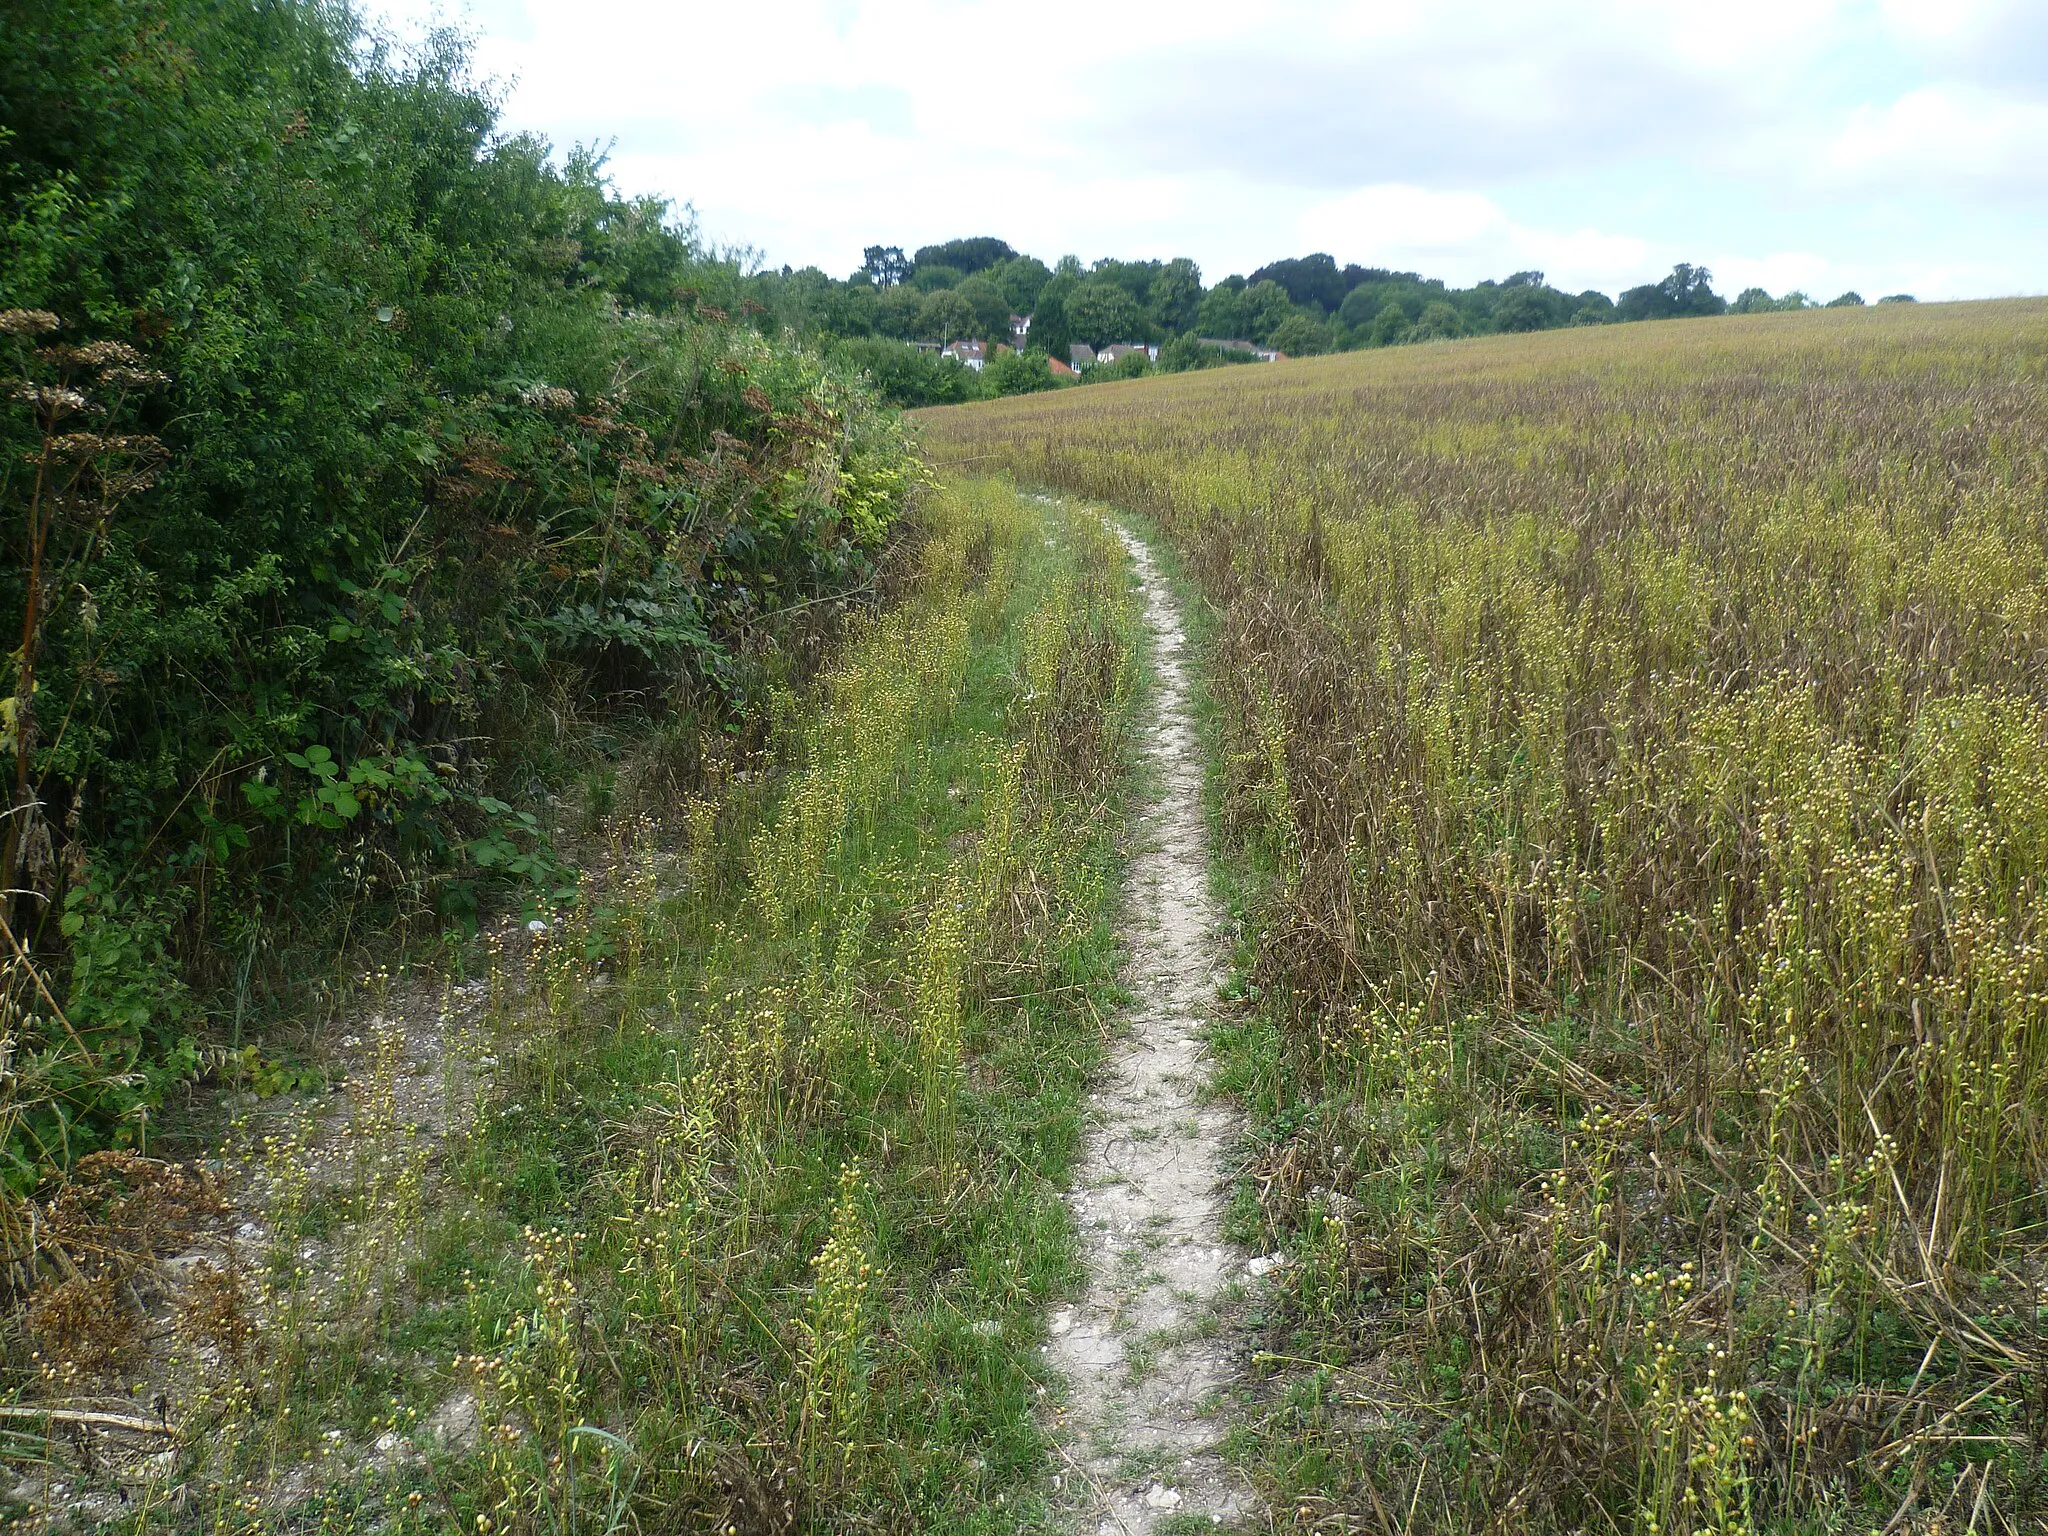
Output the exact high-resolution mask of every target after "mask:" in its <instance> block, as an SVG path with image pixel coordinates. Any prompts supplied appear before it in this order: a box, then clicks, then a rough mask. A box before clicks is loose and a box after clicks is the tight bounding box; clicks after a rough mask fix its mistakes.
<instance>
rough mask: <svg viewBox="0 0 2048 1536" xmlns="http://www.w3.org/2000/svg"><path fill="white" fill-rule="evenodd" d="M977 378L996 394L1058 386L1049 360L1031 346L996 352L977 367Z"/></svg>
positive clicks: (1025, 391) (1029, 391)
mask: <svg viewBox="0 0 2048 1536" xmlns="http://www.w3.org/2000/svg"><path fill="white" fill-rule="evenodd" d="M981 379H982V382H983V383H984V384H986V385H987V386H988V388H989V389H990V390H991V391H993V392H994V393H996V394H998V395H1026V394H1030V393H1032V392H1033V391H1035V390H1041V389H1055V388H1057V387H1058V386H1059V380H1058V379H1056V378H1054V377H1053V373H1052V364H1051V361H1050V360H1049V359H1048V358H1047V357H1046V355H1045V354H1044V353H1043V352H1041V351H1039V350H1038V349H1037V348H1035V347H1034V348H1031V349H1030V350H1028V351H1024V352H998V353H997V354H996V355H995V356H994V357H992V358H990V359H989V360H988V366H987V367H985V368H983V369H982V370H981Z"/></svg>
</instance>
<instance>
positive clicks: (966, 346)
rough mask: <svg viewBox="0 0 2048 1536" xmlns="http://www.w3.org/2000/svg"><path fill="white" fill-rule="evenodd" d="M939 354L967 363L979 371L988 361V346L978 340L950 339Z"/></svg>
mask: <svg viewBox="0 0 2048 1536" xmlns="http://www.w3.org/2000/svg"><path fill="white" fill-rule="evenodd" d="M939 356H941V357H950V358H953V359H954V360H956V361H958V362H962V363H965V364H966V365H967V366H968V367H969V368H972V369H973V370H974V371H975V372H976V373H979V372H981V370H982V369H983V368H984V367H985V366H986V365H987V363H988V348H987V347H986V346H984V345H983V344H982V343H981V342H978V341H949V342H947V343H946V345H945V347H944V348H943V349H941V351H940V352H939Z"/></svg>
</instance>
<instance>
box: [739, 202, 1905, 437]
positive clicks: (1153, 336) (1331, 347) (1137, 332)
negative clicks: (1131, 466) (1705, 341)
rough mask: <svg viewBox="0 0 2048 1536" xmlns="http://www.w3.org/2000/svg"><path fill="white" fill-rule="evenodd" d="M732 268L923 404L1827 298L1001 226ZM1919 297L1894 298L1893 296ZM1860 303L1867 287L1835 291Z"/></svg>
mask: <svg viewBox="0 0 2048 1536" xmlns="http://www.w3.org/2000/svg"><path fill="white" fill-rule="evenodd" d="M732 281H733V285H734V286H733V292H734V293H735V294H736V295H744V296H745V298H746V299H748V300H750V301H751V303H752V305H753V306H755V308H756V312H757V313H758V315H759V316H760V318H761V321H762V323H763V324H764V325H766V326H769V327H782V328H786V329H788V330H790V331H792V332H794V333H795V334H797V335H799V336H804V337H811V338H815V339H819V340H822V341H824V342H825V343H826V344H827V345H829V346H831V347H832V348H833V349H834V350H836V351H837V353H838V354H839V355H840V356H842V357H844V358H846V359H847V360H848V361H850V362H852V363H854V364H855V365H857V366H858V367H860V368H862V369H864V370H865V371H866V372H867V373H868V374H869V375H870V376H871V377H872V378H873V379H874V381H875V382H876V384H877V385H878V387H879V388H881V389H882V391H883V392H884V393H885V394H886V395H887V396H888V397H889V398H891V399H893V400H895V401H898V402H899V403H905V404H912V405H927V404H944V403H952V402H957V401H964V400H972V399H979V398H985V397H987V396H989V395H993V394H1012V393H1017V392H1019V391H1022V390H1029V389H1050V388H1053V387H1055V386H1056V385H1057V384H1059V383H1061V382H1065V381H1063V380H1061V379H1059V378H1057V377H1056V376H1055V374H1054V371H1053V369H1052V367H1051V363H1052V361H1053V360H1055V359H1057V360H1059V361H1062V362H1064V361H1065V360H1066V359H1067V356H1068V351H1069V348H1070V347H1071V346H1072V345H1073V344H1074V343H1085V344H1087V345H1088V346H1090V347H1101V346H1104V345H1106V344H1109V343H1111V342H1139V343H1145V344H1148V345H1153V346H1158V347H1159V348H1160V355H1159V360H1158V362H1157V363H1156V364H1153V363H1151V362H1150V361H1149V360H1148V361H1146V362H1143V363H1140V362H1138V361H1135V360H1133V359H1129V358H1127V359H1124V360H1122V361H1121V362H1120V363H1119V364H1117V365H1116V366H1115V367H1114V368H1111V369H1106V370H1101V371H1095V370H1091V371H1090V373H1089V374H1088V375H1087V377H1089V378H1091V379H1103V378H1123V377H1130V376H1132V375H1133V374H1136V373H1141V372H1145V371H1149V370H1151V369H1152V368H1154V367H1156V368H1158V369H1160V370H1165V371H1176V370H1180V369H1187V368H1199V367H1213V366H1222V365H1224V364H1227V363H1231V362H1240V361H1247V360H1249V359H1248V358H1247V357H1246V355H1245V354H1244V353H1243V352H1241V351H1239V352H1232V351H1228V350H1225V349H1220V348H1217V347H1214V346H1208V345H1204V344H1203V343H1204V342H1213V341H1245V342H1251V343H1253V344H1255V345H1257V346H1260V347H1264V348H1268V349H1272V350H1277V351H1280V352H1285V353H1287V354H1288V355H1290V356H1296V357H1303V356H1313V355H1316V354H1318V353H1325V352H1343V351H1352V350H1356V349H1360V348H1366V347H1385V346H1398V345H1402V344H1405V343H1411V342H1421V341H1437V340H1448V339H1452V338H1455V337H1461V336H1487V335H1495V334H1499V333H1502V332H1515V331H1538V330H1552V329H1557V328H1560V327H1564V326H1573V325H1607V324H1614V323H1620V322H1626V321H1633V320H1659V319H1673V318H1680V317H1685V316H1694V315H1718V314H1729V313H1734V314H1754V313H1762V312H1766V311H1774V310H1789V309H1801V308H1810V307H1814V305H1813V301H1812V300H1811V299H1809V298H1808V297H1807V296H1806V295H1805V294H1803V293H1798V292H1793V293H1789V294H1786V295H1784V296H1782V297H1779V298H1773V297H1772V296H1771V295H1770V294H1769V293H1767V292H1765V291H1764V290H1763V289H1761V288H1750V289H1746V290H1744V291H1743V293H1742V294H1741V295H1740V296H1738V297H1737V298H1736V299H1735V300H1733V301H1732V302H1731V301H1729V300H1727V299H1725V298H1723V297H1722V296H1721V295H1719V294H1718V293H1716V292H1715V291H1714V289H1713V286H1712V282H1713V275H1712V273H1711V272H1709V271H1708V270H1707V269H1706V268H1704V267H1700V266H1694V265H1692V264H1689V263H1681V264H1679V265H1678V266H1677V267H1675V268H1673V270H1672V271H1671V273H1670V274H1669V275H1668V276H1666V277H1665V278H1663V279H1661V280H1660V281H1657V282H1654V283H1645V284H1642V285H1640V286H1638V287H1635V288H1631V289H1629V290H1627V291H1626V292H1624V293H1623V294H1622V295H1621V296H1620V298H1619V299H1618V300H1617V299H1613V298H1610V297H1609V296H1608V295H1607V294H1605V293H1602V292H1599V291H1598V290H1594V289H1588V290H1586V291H1584V292H1581V293H1567V292H1565V291H1563V290H1561V289H1558V288H1556V287H1553V286H1552V285H1551V284H1550V283H1548V282H1547V281H1546V279H1545V275H1544V274H1543V273H1542V272H1537V271H1525V272H1516V273H1512V274H1510V275H1509V276H1507V277H1505V278H1502V279H1499V280H1498V281H1495V280H1488V281H1484V282H1480V283H1475V284H1473V285H1472V286H1470V287H1468V288H1456V287H1452V286H1451V285H1450V284H1448V283H1446V282H1444V281H1443V280H1442V279H1440V278H1430V277H1424V276H1422V275H1421V274H1420V273H1416V272H1396V271H1391V270H1389V269H1387V268H1383V267H1363V266H1357V265H1348V266H1342V267H1340V266H1339V265H1338V264H1337V262H1336V260H1335V258H1333V257H1331V256H1329V255H1327V254H1325V253H1322V252H1317V253H1315V254H1312V255H1308V256H1301V257H1290V258H1287V259H1285V260H1281V261H1275V262H1271V263H1268V264H1267V265H1266V266H1263V267H1260V268H1259V269H1257V270H1256V271H1254V272H1252V273H1250V274H1249V275H1241V274H1235V273H1233V274H1232V275H1230V276H1228V277H1225V278H1223V279H1221V280H1220V281H1218V282H1216V283H1215V284H1213V285H1205V284H1204V282H1203V279H1202V270H1201V268H1200V267H1199V266H1198V265H1197V264H1196V263H1195V262H1194V261H1193V260H1191V259H1189V258H1187V257H1184V256H1183V257H1176V258H1174V259H1172V260H1170V261H1123V260H1118V259H1116V258H1104V259H1102V260H1100V261H1097V262H1094V263H1093V264H1092V265H1087V266H1084V265H1083V264H1082V263H1081V261H1080V259H1079V258H1078V257H1075V256H1064V257H1062V258H1060V259H1059V261H1058V262H1056V263H1054V264H1053V265H1051V266H1048V265H1047V264H1046V263H1045V262H1043V261H1041V260H1040V259H1038V258H1037V257H1035V256H1030V255H1024V254H1020V253H1019V252H1018V251H1017V250H1015V249H1014V248H1013V247H1012V246H1011V245H1009V244H1008V243H1007V242H1006V241H1003V240H999V239H996V238H995V237H993V236H975V237H971V238H965V239H958V240H948V241H944V242H942V243H939V244H935V245H928V246H924V247H922V248H920V249H918V250H916V251H914V252H911V253H908V254H906V253H905V252H904V250H903V249H902V248H901V247H900V246H881V245H876V246H870V247H868V248H867V249H866V251H865V252H864V253H863V258H862V263H861V265H860V267H859V268H857V269H856V270H855V271H854V272H852V273H850V274H849V275H848V276H847V277H845V278H843V279H835V278H832V277H830V276H828V275H827V274H826V273H825V272H823V271H821V270H820V269H818V268H816V267H807V268H803V269H801V270H798V269H792V268H789V267H784V268H782V269H781V270H780V271H774V270H769V269H756V268H747V267H746V266H745V265H744V261H743V258H742V259H741V260H740V261H737V262H736V264H735V265H734V267H733V270H732ZM1908 297H1909V296H1908V295H1904V294H1898V295H1892V296H1891V299H1890V300H1889V301H1888V302H1896V301H1898V300H1902V299H1906V298H1908ZM1862 302H1863V300H1862V298H1861V297H1860V296H1859V295H1857V294H1854V293H1847V294H1843V295H1842V296H1840V297H1839V298H1837V299H1835V300H1833V301H1832V303H1833V304H1835V305H1851V304H1861V303H1862ZM1012 316H1028V317H1030V322H1031V324H1030V329H1029V332H1028V335H1027V337H1026V345H1025V347H1024V348H1023V349H1022V350H1021V351H1020V353H1019V355H1018V356H1016V357H1014V358H1010V357H1002V356H992V357H991V360H990V361H989V363H988V366H987V367H986V368H984V370H983V371H982V373H981V375H980V376H979V377H977V376H975V375H974V374H973V372H972V371H971V370H969V369H967V368H965V367H962V366H959V365H958V364H956V363H953V362H951V361H949V360H946V359H942V358H938V357H934V356H930V355H925V356H920V355H918V354H917V353H916V351H915V350H911V349H905V348H903V347H902V346H901V345H885V343H898V344H900V343H903V342H911V343H921V344H923V345H924V346H926V347H928V348H929V347H933V346H942V345H944V344H946V343H949V342H953V341H957V340H963V339H971V340H975V341H980V342H983V343H984V344H985V345H986V346H987V347H988V349H989V351H990V353H991V354H994V353H995V349H996V348H997V347H999V346H1002V345H1007V344H1008V343H1009V342H1010V341H1011V340H1012V335H1011V324H1012V318H1011V317H1012Z"/></svg>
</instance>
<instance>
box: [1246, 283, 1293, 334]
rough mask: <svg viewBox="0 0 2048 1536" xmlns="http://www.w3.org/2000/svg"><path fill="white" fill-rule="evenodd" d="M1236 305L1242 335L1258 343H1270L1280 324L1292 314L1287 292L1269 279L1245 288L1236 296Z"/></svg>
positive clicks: (1291, 304)
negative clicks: (1241, 322) (1242, 320)
mask: <svg viewBox="0 0 2048 1536" xmlns="http://www.w3.org/2000/svg"><path fill="white" fill-rule="evenodd" d="M1237 305H1238V312H1239V314H1241V315H1242V316H1243V319H1244V334H1245V335H1246V336H1247V337H1249V338H1250V339H1251V340H1253V341H1256V342H1260V343H1268V342H1270V341H1271V340H1272V337H1273V332H1274V331H1275V330H1276V329H1277V328H1278V327H1279V325H1280V322H1281V321H1283V320H1285V319H1286V318H1287V317H1288V316H1289V315H1291V314H1293V313H1294V302H1293V300H1291V299H1289V298H1288V297H1287V290H1286V289H1285V288H1282V287H1281V286H1280V285H1279V284H1278V283H1276V282H1274V281H1273V280H1272V279H1271V278H1270V277H1269V278H1265V279H1262V280H1261V281H1259V282H1256V283H1253V284H1252V285H1251V286H1250V287H1248V288H1246V289H1245V291H1244V292H1243V293H1241V294H1239V295H1238V298H1237Z"/></svg>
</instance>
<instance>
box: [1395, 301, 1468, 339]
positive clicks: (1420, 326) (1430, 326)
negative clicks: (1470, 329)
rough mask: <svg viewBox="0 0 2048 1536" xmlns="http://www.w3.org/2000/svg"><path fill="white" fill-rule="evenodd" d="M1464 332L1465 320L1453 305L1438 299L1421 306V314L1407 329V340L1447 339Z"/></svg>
mask: <svg viewBox="0 0 2048 1536" xmlns="http://www.w3.org/2000/svg"><path fill="white" fill-rule="evenodd" d="M1464 334H1465V321H1464V317H1463V316H1461V315H1460V314H1459V313H1458V311H1457V308H1456V307H1455V306H1454V305H1451V304H1449V303H1446V302H1445V301H1444V300H1442V299H1438V300H1437V301H1436V302H1435V303H1433V304H1428V305H1425V306H1424V307H1423V311H1422V314H1421V316H1420V317H1419V318H1418V319H1417V320H1416V322H1415V324H1414V325H1412V326H1410V327H1409V329H1408V336H1407V339H1408V340H1409V341H1447V340H1449V339H1450V338H1451V337H1453V336H1462V335H1464Z"/></svg>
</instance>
